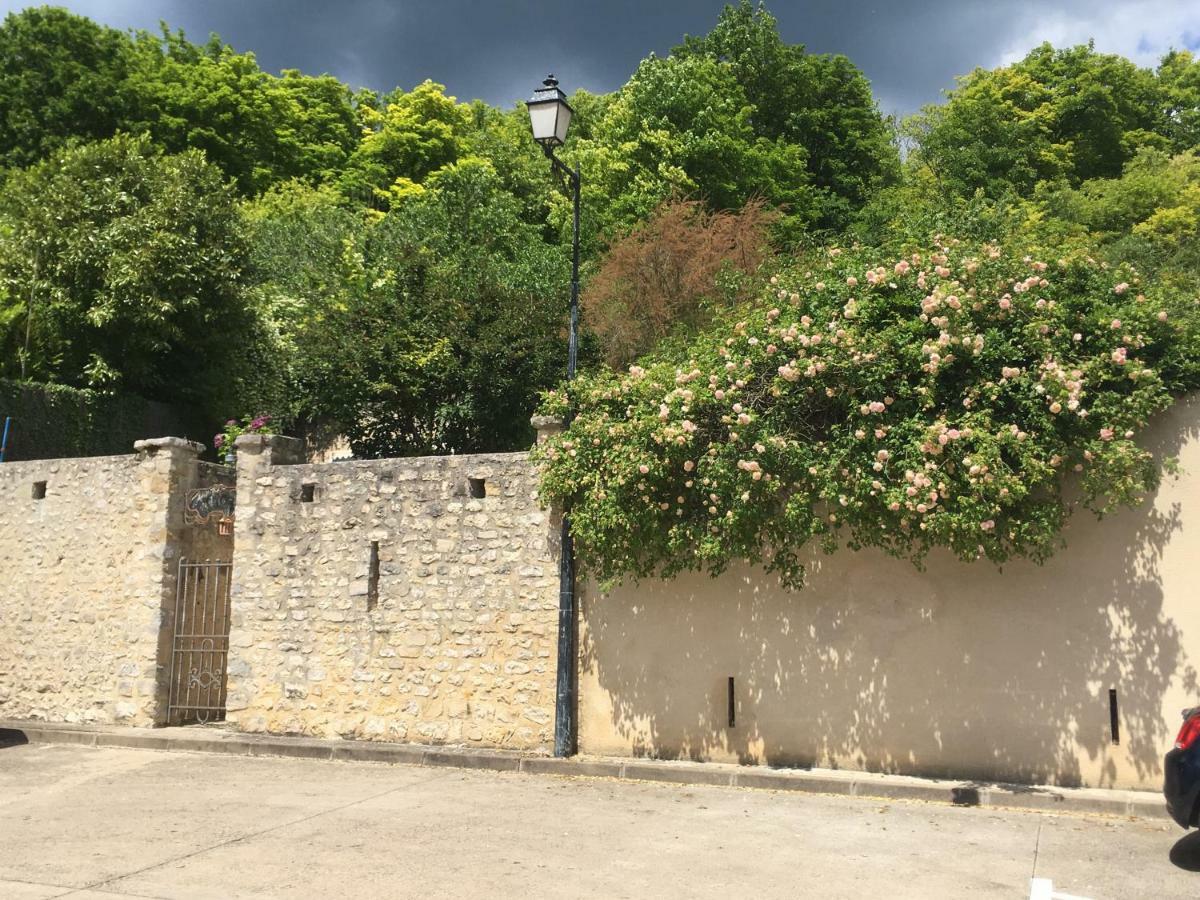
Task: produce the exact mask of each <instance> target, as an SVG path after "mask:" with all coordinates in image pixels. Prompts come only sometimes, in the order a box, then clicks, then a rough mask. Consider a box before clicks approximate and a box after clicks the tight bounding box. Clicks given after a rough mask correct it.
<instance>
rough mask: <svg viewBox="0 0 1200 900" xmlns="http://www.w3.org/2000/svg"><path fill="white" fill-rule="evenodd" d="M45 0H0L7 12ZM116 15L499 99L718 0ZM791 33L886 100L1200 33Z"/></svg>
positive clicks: (97, 14) (1169, 21)
mask: <svg viewBox="0 0 1200 900" xmlns="http://www.w3.org/2000/svg"><path fill="white" fill-rule="evenodd" d="M29 5H36V4H28V3H14V2H11V0H0V10H3V11H5V12H7V11H11V10H15V9H21V8H23V7H25V6H29ZM59 5H63V6H66V7H68V8H70V9H72V10H74V11H76V12H79V13H82V14H84V15H87V16H90V17H91V18H93V19H95V20H97V21H99V22H103V23H105V24H107V25H112V26H114V27H118V28H157V25H158V22H159V21H160V20H165V21H166V22H167V23H169V24H170V25H171V26H172V27H173V28H183V29H184V31H185V32H187V34H188V36H189V37H190V38H192V39H193V40H196V41H201V40H203V39H205V38H207V36H208V34H209V33H210V32H214V31H215V32H217V33H218V34H220V35H221V37H222V38H224V39H225V40H226V41H227V42H228V43H231V44H233V46H234V47H236V48H237V49H239V50H253V51H254V52H255V53H256V54H257V56H258V59H259V62H260V64H261V65H262V66H263V67H264V68H266V69H268V70H270V71H278V70H279V69H281V68H296V69H301V70H303V71H305V72H309V73H312V74H319V73H322V72H329V73H332V74H334V75H336V76H338V77H339V78H341V79H343V80H344V81H347V82H350V83H351V84H352V85H354V86H356V87H358V86H366V87H371V88H375V89H378V90H390V89H391V88H393V87H397V86H398V87H404V88H410V87H412V86H413V85H414V84H416V83H418V82H420V81H422V80H424V79H425V78H432V79H433V80H434V81H438V82H440V83H442V84H445V85H447V87H448V90H449V92H450V93H451V94H454V95H455V96H457V97H458V98H459V99H460V100H469V99H473V98H476V97H478V98H482V99H484V100H487V101H488V102H490V103H494V104H499V105H502V106H508V105H511V104H512V103H513V102H514V101H515V100H518V99H523V98H524V97H525V96H526V95H528V93H529V92H530V90H531V89H532V88H533V87H534V86H535V85H536V84H537V83H538V82H539V81H540V80H541V79H542V77H544V75H545V74H546V72H547V71H554V72H555V73H556V74H557V75H558V76H559V79H560V80H561V81H562V86H563V87H564V88H565V89H566V90H568V91H570V90H573V89H574V88H576V87H584V88H587V89H589V90H592V91H610V90H613V89H614V88H616V87H619V86H620V85H621V84H622V83H623V82H624V81H625V80H626V79H627V78H628V77H629V74H630V73H631V72H632V71H633V69H634V67H635V66H636V65H637V63H638V60H640V59H641V58H642V57H644V56H646V55H647V54H648V53H649V52H650V51H652V50H653V51H657V52H658V53H660V54H662V53H665V52H666V51H668V50H669V49H670V48H671V47H672V46H673V45H674V44H676V43H678V42H679V40H680V38H681V37H682V36H683V35H684V34H685V33H690V34H703V33H705V32H707V31H708V30H709V29H710V28H711V27H712V25H713V23H714V22H715V21H716V19H717V15H718V13H719V12H720V9H721V7H722V6H723V5H724V4H723V2H721V0H607V2H603V0H587V2H569V0H561V2H547V0H540V2H536V3H535V2H530V0H420V2H419V0H336V2H320V0H68V2H64V3H60V4H59ZM768 6H769V8H770V9H771V11H772V12H773V13H774V15H775V17H776V18H777V19H778V20H779V25H780V31H781V32H782V34H783V37H784V39H785V40H787V41H789V42H792V43H802V44H804V45H806V46H807V47H808V49H809V50H810V51H812V52H817V53H844V54H846V55H847V56H849V57H850V58H851V59H852V60H853V61H854V62H855V63H856V64H857V65H858V66H859V67H860V68H861V69H863V70H864V71H865V72H866V74H867V76H868V77H869V78H870V79H871V82H872V84H873V86H874V89H875V95H876V97H877V98H878V99H879V104H880V107H881V108H882V109H883V110H884V112H889V113H908V112H911V111H913V110H915V109H917V108H919V107H920V106H921V105H922V104H925V103H929V102H934V101H937V100H938V99H939V97H940V96H941V91H942V90H943V89H944V88H947V87H950V86H952V85H953V82H954V76H955V75H961V74H963V73H966V72H968V71H970V70H971V69H972V68H974V67H976V66H983V67H988V68H990V67H993V66H997V65H1001V64H1003V63H1006V62H1011V61H1013V60H1015V59H1019V58H1020V57H1021V56H1023V55H1024V54H1025V53H1026V52H1027V51H1028V50H1029V49H1030V48H1031V47H1034V46H1036V45H1037V44H1039V43H1041V42H1042V41H1050V42H1052V43H1053V44H1055V45H1056V46H1061V45H1066V44H1074V43H1082V42H1086V41H1087V40H1089V39H1094V40H1095V42H1096V46H1097V48H1098V49H1100V50H1102V51H1105V52H1113V53H1120V54H1123V55H1125V56H1128V57H1130V58H1131V59H1133V60H1135V61H1136V62H1138V63H1139V64H1141V65H1145V66H1152V65H1154V64H1155V62H1156V61H1157V59H1158V58H1159V57H1160V56H1161V55H1162V54H1163V53H1164V52H1165V51H1166V50H1168V49H1170V48H1171V47H1179V48H1182V47H1187V48H1189V49H1193V50H1195V49H1200V0H1141V2H1131V0H1044V2H1038V0H941V2H927V0H877V2H869V0H774V2H771V3H769V4H768Z"/></svg>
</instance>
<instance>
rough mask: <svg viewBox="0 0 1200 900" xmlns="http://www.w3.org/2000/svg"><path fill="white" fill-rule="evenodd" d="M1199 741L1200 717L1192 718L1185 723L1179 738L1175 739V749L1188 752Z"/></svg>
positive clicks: (1180, 730)
mask: <svg viewBox="0 0 1200 900" xmlns="http://www.w3.org/2000/svg"><path fill="white" fill-rule="evenodd" d="M1197 740H1200V715H1195V716H1192V717H1191V718H1190V719H1188V720H1187V721H1186V722H1184V723H1183V727H1182V728H1180V729H1179V736H1178V737H1177V738H1175V749H1176V750H1186V749H1187V748H1188V747H1190V746H1192V744H1194V743H1196V741H1197Z"/></svg>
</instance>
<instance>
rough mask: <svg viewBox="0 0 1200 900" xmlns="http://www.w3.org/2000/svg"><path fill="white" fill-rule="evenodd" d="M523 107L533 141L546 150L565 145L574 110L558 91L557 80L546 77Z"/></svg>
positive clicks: (565, 97)
mask: <svg viewBox="0 0 1200 900" xmlns="http://www.w3.org/2000/svg"><path fill="white" fill-rule="evenodd" d="M525 105H526V106H527V107H528V108H529V125H530V127H531V128H532V129H533V139H534V140H535V141H537V142H538V143H539V144H541V145H542V147H544V148H545V149H546V150H552V149H553V148H555V147H561V146H562V145H563V144H564V143H566V140H567V129H568V128H570V127H571V115H572V113H573V112H574V110H572V109H571V104H569V103H568V102H567V95H566V94H564V93H563V92H562V91H561V90H559V87H558V79H556V78H555V77H554V76H553V75H551V76H550V77H548V78H547V79H546V80H545V81H543V82H542V86H541V87H540V88H538V89H537V90H536V91H534V92H533V96H532V97H531V98H530V99H529V100H527V101H526V102H525Z"/></svg>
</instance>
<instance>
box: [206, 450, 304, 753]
mask: <svg viewBox="0 0 1200 900" xmlns="http://www.w3.org/2000/svg"><path fill="white" fill-rule="evenodd" d="M233 447H234V450H235V451H236V452H237V459H236V463H237V511H236V512H235V513H234V516H233V588H232V590H231V592H230V594H231V597H230V600H231V608H230V615H229V625H230V627H229V656H228V665H227V667H226V695H225V721H226V722H227V723H229V724H230V725H231V726H233V727H235V728H240V729H241V730H243V731H261V730H262V728H261V727H256V726H252V725H251V724H248V723H247V722H246V721H243V717H244V715H245V710H246V709H247V707H248V706H249V705H250V702H251V700H252V699H253V698H254V696H255V687H254V684H255V682H254V679H253V677H252V675H253V672H252V670H251V668H250V663H249V661H248V660H247V659H246V650H247V649H248V648H250V647H252V646H253V643H254V637H253V635H252V633H251V631H248V630H247V628H246V623H247V621H251V622H252V621H253V620H254V612H253V605H254V604H255V603H257V602H258V601H259V599H260V598H259V597H254V596H250V597H248V596H246V594H245V593H244V592H243V587H242V585H243V581H242V579H241V578H239V576H238V573H239V571H243V570H244V567H248V566H257V565H259V564H260V563H259V560H258V559H257V558H256V557H257V553H258V547H259V542H260V535H261V534H262V531H263V528H264V527H269V526H266V525H264V522H263V521H262V520H261V518H260V513H261V512H263V511H262V510H259V509H258V505H257V500H258V497H259V496H260V492H259V491H256V490H255V488H256V487H258V486H260V484H261V485H269V484H270V483H271V480H272V478H273V475H272V472H271V470H272V469H273V468H274V467H276V466H288V465H297V464H299V463H302V462H304V443H303V441H300V440H297V439H296V438H291V437H284V436H283V435H280V434H243V435H240V436H239V437H238V438H237V440H235V441H234V442H233Z"/></svg>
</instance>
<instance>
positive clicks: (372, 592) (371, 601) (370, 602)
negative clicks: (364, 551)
mask: <svg viewBox="0 0 1200 900" xmlns="http://www.w3.org/2000/svg"><path fill="white" fill-rule="evenodd" d="M378 605H379V541H371V558H370V561H369V562H368V563H367V609H374V608H375V607H376V606H378Z"/></svg>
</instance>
